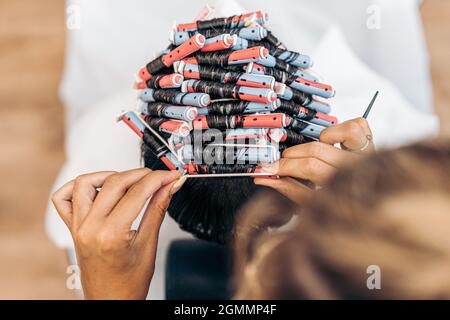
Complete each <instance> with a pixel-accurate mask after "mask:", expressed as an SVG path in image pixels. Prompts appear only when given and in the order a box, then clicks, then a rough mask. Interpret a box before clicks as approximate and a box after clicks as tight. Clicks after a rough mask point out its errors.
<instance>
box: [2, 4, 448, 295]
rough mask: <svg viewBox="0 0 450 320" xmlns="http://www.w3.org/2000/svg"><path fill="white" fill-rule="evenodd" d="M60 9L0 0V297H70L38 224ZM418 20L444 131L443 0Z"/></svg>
mask: <svg viewBox="0 0 450 320" xmlns="http://www.w3.org/2000/svg"><path fill="white" fill-rule="evenodd" d="M37 3H38V5H37ZM63 14H64V1H63V0H40V1H35V0H0V72H1V73H0V119H1V120H0V146H1V154H0V177H1V178H0V299H1V298H3V299H5V298H7V299H8V298H25V299H47V298H58V299H72V298H75V295H74V294H73V293H72V292H70V291H68V290H67V289H66V287H65V280H66V274H65V269H66V260H65V255H64V253H63V252H61V251H60V250H58V249H57V248H55V247H54V246H53V245H52V244H51V243H50V241H48V240H47V239H46V237H45V234H44V228H43V219H44V210H45V206H46V201H47V196H48V192H49V188H50V186H51V184H52V181H53V179H54V178H55V176H56V174H57V172H58V169H59V168H60V166H61V165H62V163H63V160H64V155H63V108H62V106H61V103H60V101H59V100H58V96H57V88H58V83H59V80H60V76H61V71H62V65H63V53H64V31H65V30H64V17H63ZM423 18H424V20H425V25H426V35H427V38H428V43H429V47H430V53H431V59H432V60H431V62H432V64H431V68H432V73H433V81H434V91H435V95H436V108H437V110H438V113H439V115H440V116H441V120H442V133H443V134H446V135H449V136H450V125H449V124H450V108H449V107H448V106H449V105H450V103H449V101H450V85H449V84H450V41H448V39H449V38H450V37H449V36H450V35H449V33H450V32H449V30H450V1H442V0H425V4H424V5H423Z"/></svg>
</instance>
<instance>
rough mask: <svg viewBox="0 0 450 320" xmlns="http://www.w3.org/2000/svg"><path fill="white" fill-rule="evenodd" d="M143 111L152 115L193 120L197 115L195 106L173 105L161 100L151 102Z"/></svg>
mask: <svg viewBox="0 0 450 320" xmlns="http://www.w3.org/2000/svg"><path fill="white" fill-rule="evenodd" d="M144 113H145V114H146V115H148V116H153V117H164V118H170V119H178V120H184V121H187V122H191V121H193V120H194V119H195V118H196V117H197V115H198V111H197V108H194V107H187V106H174V105H170V104H167V103H163V102H151V103H149V104H148V105H147V107H146V108H145V109H144Z"/></svg>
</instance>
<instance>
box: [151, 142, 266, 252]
mask: <svg viewBox="0 0 450 320" xmlns="http://www.w3.org/2000/svg"><path fill="white" fill-rule="evenodd" d="M142 156H143V160H144V165H145V166H146V167H147V168H150V169H152V170H167V167H166V166H165V165H164V164H163V162H162V161H161V160H160V159H158V158H157V157H156V156H155V154H154V153H153V152H152V151H151V150H150V149H149V148H148V146H146V145H145V144H142ZM261 188H264V187H260V186H256V185H255V184H254V183H253V180H252V178H249V177H239V178H198V179H188V180H187V181H186V183H185V184H184V185H183V187H182V188H181V190H179V191H178V192H177V193H176V194H175V195H174V196H173V198H172V201H171V202H170V205H169V208H168V212H169V215H170V216H171V217H172V218H173V219H174V220H175V221H176V222H178V224H179V225H180V227H181V228H182V229H183V230H185V231H188V232H190V233H192V234H193V235H195V236H196V237H198V238H200V239H204V240H209V241H214V242H218V243H222V244H223V243H226V242H228V241H229V240H230V239H231V238H232V235H233V225H234V222H235V216H236V213H237V211H238V210H239V209H240V207H241V206H242V205H243V204H244V203H245V202H246V201H247V200H248V199H249V198H250V197H251V196H252V195H253V194H254V193H255V191H256V190H257V189H261Z"/></svg>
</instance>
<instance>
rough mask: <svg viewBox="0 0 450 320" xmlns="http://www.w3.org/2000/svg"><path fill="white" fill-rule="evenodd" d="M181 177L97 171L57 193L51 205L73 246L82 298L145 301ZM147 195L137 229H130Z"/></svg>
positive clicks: (142, 171) (137, 171) (141, 171)
mask: <svg viewBox="0 0 450 320" xmlns="http://www.w3.org/2000/svg"><path fill="white" fill-rule="evenodd" d="M179 177H180V174H179V173H178V172H176V171H175V172H173V171H151V170H150V169H146V168H143V169H134V170H129V171H125V172H120V173H118V172H112V171H106V172H105V171H104V172H95V173H91V174H85V175H82V176H79V177H78V178H76V179H75V180H72V181H70V182H68V183H67V184H65V185H64V186H63V187H62V188H60V189H59V190H58V191H56V192H55V194H54V195H53V197H52V201H53V203H54V205H55V207H56V209H57V211H58V213H59V214H60V216H61V218H62V219H63V220H64V222H65V223H66V225H67V227H68V228H69V230H70V232H71V234H72V237H73V240H74V243H75V249H76V252H77V259H78V264H79V267H80V271H81V274H80V275H81V283H82V286H83V291H84V295H85V298H87V299H145V298H146V295H147V292H148V288H149V286H150V281H151V278H152V276H153V271H154V266H155V257H156V248H157V242H158V235H159V229H160V226H161V223H162V221H163V219H164V216H165V213H166V209H167V207H168V205H169V202H170V199H171V197H172V195H173V194H174V193H175V192H176V191H177V190H178V189H179V187H181V184H182V183H181V184H180V183H177V181H178V178H179ZM179 181H180V182H181V181H182V180H179ZM150 197H151V200H150V202H149V204H148V206H147V208H146V210H145V212H144V215H143V217H142V220H141V223H140V225H139V228H138V229H137V230H132V228H131V226H132V223H133V221H134V220H135V219H136V218H137V217H138V215H139V213H140V212H141V210H142V208H143V207H144V206H145V204H146V202H147V200H148V199H149V198H150Z"/></svg>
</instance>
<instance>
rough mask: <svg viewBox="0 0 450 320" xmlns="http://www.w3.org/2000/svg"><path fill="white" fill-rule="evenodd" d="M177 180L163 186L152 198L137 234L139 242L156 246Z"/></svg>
mask: <svg viewBox="0 0 450 320" xmlns="http://www.w3.org/2000/svg"><path fill="white" fill-rule="evenodd" d="M176 182H177V180H175V181H174V182H172V183H170V184H168V185H166V186H164V187H162V188H161V189H159V190H158V191H157V192H156V193H155V194H154V195H153V197H152V198H151V200H150V202H149V204H148V205H147V208H146V209H145V212H144V215H143V217H142V220H141V223H140V225H139V229H138V231H137V234H136V237H137V239H136V240H137V241H138V242H144V243H147V244H150V245H151V246H152V247H153V246H154V247H155V248H156V242H155V241H157V239H158V234H159V229H160V228H161V224H162V222H163V221H164V217H165V216H166V211H167V208H168V207H169V204H170V200H171V199H172V193H171V189H172V188H173V185H174V184H175V183H176ZM150 240H152V241H150Z"/></svg>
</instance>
